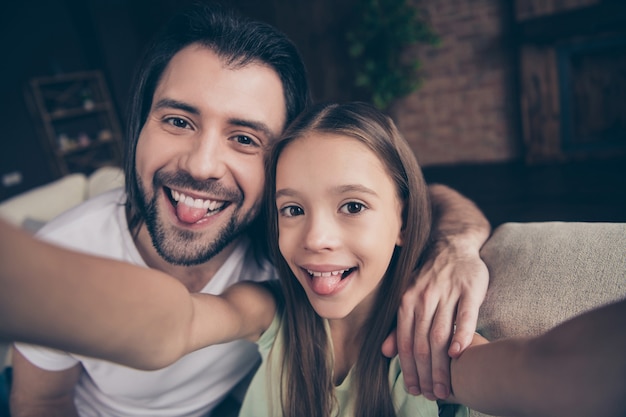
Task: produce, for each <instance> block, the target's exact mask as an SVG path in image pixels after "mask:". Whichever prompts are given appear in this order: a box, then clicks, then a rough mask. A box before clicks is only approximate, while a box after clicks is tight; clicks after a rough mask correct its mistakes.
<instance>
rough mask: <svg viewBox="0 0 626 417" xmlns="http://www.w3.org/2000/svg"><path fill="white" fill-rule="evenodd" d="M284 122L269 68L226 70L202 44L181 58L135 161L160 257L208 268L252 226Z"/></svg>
mask: <svg viewBox="0 0 626 417" xmlns="http://www.w3.org/2000/svg"><path fill="white" fill-rule="evenodd" d="M285 115H286V107H285V101H284V95H283V88H282V83H281V81H280V78H279V77H278V75H277V74H276V72H274V70H272V69H271V68H269V67H266V66H263V65H260V64H257V63H252V64H248V65H246V66H245V67H242V68H237V69H230V68H226V67H224V66H223V63H222V61H221V60H220V59H219V58H218V57H217V55H215V54H214V53H213V52H212V51H210V50H209V49H207V48H204V47H202V46H198V45H190V46H188V47H186V48H184V49H182V50H181V51H180V52H178V53H177V54H176V55H175V56H174V58H173V59H172V60H171V61H170V63H169V65H168V66H167V68H166V69H165V72H164V73H163V76H162V78H161V81H160V82H159V84H158V86H157V88H156V91H155V93H154V97H153V101H152V107H151V109H150V113H149V114H148V117H147V120H146V123H145V124H144V126H143V128H142V130H141V133H140V135H139V141H138V143H137V152H136V154H135V162H136V171H137V178H138V183H139V188H140V190H141V200H142V204H143V205H144V207H143V209H144V210H143V211H144V213H145V214H146V218H145V221H146V225H147V227H148V230H149V232H150V236H151V237H152V243H153V245H154V246H155V248H156V249H157V251H158V253H159V255H160V256H161V257H163V258H164V259H165V260H166V261H168V262H170V263H173V264H178V265H196V264H199V263H203V262H205V261H207V260H209V259H210V258H211V257H213V256H214V255H215V254H217V253H219V251H221V250H222V249H223V248H224V247H225V246H227V245H228V244H229V243H231V242H232V241H233V239H235V238H236V237H237V235H238V234H239V233H241V232H242V231H243V230H244V229H245V227H246V226H247V225H249V224H250V222H251V221H252V220H253V219H254V217H255V216H256V215H257V213H258V210H259V206H260V204H261V196H262V192H263V187H264V182H265V175H264V171H263V162H264V156H265V151H266V148H267V146H268V145H269V144H270V143H271V142H272V141H274V140H275V139H276V138H277V137H278V136H279V135H280V133H281V131H282V129H283V126H284V123H285V117H286V116H285Z"/></svg>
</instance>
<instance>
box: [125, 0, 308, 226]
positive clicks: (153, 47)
mask: <svg viewBox="0 0 626 417" xmlns="http://www.w3.org/2000/svg"><path fill="white" fill-rule="evenodd" d="M191 44H199V45H202V46H205V47H206V48H208V49H210V50H211V51H213V52H214V53H215V54H217V55H218V56H219V57H220V59H222V60H223V61H224V62H225V63H226V64H227V65H229V66H230V67H232V68H241V67H244V66H245V65H247V64H250V63H255V62H256V63H262V64H265V65H267V66H269V67H270V68H272V69H273V70H274V71H276V73H277V74H278V76H279V78H280V80H281V82H282V85H283V91H284V95H285V105H286V107H287V109H286V110H287V114H286V125H287V124H289V123H290V122H291V121H292V120H293V119H294V118H295V117H296V116H297V115H298V114H299V113H300V112H301V111H302V110H303V109H304V108H305V107H306V106H307V105H308V104H309V102H310V92H309V86H308V81H307V75H306V70H305V67H304V63H303V61H302V58H301V56H300V54H299V52H298V50H297V48H296V46H295V45H294V44H293V43H292V42H291V40H289V38H287V36H286V35H285V34H283V33H282V32H280V31H279V30H278V29H276V28H274V27H273V26H271V25H269V24H266V23H263V22H258V21H254V20H251V19H248V18H246V17H243V16H241V15H239V14H237V13H236V12H235V11H233V10H231V9H228V8H226V7H224V6H222V5H220V4H217V3H211V4H206V3H196V4H193V5H192V6H191V7H190V8H189V9H187V10H186V11H184V12H182V13H179V14H177V15H175V16H174V17H173V18H172V19H171V20H170V21H169V22H168V23H167V24H166V25H165V26H164V27H163V29H162V30H161V31H160V32H159V33H158V34H157V36H156V37H155V38H154V39H153V41H152V42H151V44H150V45H149V46H148V48H147V49H146V51H145V53H144V55H143V58H142V60H141V61H140V64H139V67H138V71H137V73H136V75H135V82H134V85H133V88H134V90H133V92H132V96H131V101H130V105H129V109H128V115H129V116H128V124H127V134H126V149H125V155H124V158H125V160H124V170H125V176H126V193H127V202H126V205H127V209H128V213H129V219H128V223H129V229H130V230H131V232H132V233H135V232H136V231H137V230H138V228H139V226H140V225H141V224H142V222H143V220H144V219H142V218H141V213H140V212H139V210H138V208H139V207H141V204H139V201H138V200H137V199H138V198H140V194H139V191H138V184H137V177H136V171H135V152H136V149H137V141H138V139H139V133H140V132H141V129H142V127H143V125H144V123H145V122H146V118H147V117H148V113H149V112H150V108H151V106H152V98H153V96H154V91H155V89H156V87H157V84H158V83H159V80H160V78H161V76H162V74H163V71H165V68H166V67H167V65H168V64H169V62H170V61H171V59H172V58H173V57H174V55H176V53H178V52H179V51H180V50H182V49H183V48H185V47H187V46H189V45H191Z"/></svg>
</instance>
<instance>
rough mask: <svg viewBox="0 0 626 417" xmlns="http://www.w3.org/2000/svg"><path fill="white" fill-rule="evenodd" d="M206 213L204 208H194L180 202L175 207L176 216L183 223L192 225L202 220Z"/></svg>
mask: <svg viewBox="0 0 626 417" xmlns="http://www.w3.org/2000/svg"><path fill="white" fill-rule="evenodd" d="M206 213H207V209H205V208H202V207H201V208H196V207H191V206H188V205H187V204H184V203H182V202H180V203H178V204H177V205H176V216H177V217H178V220H180V221H181V222H183V223H187V224H193V223H196V222H197V221H198V220H200V219H201V218H203V217H204V216H205V215H206Z"/></svg>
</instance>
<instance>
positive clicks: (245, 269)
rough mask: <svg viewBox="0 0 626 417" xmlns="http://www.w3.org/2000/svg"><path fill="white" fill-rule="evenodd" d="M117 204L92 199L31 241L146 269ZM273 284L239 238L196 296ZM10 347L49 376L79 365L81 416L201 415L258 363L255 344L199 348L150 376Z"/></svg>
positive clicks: (109, 196) (117, 195)
mask: <svg viewBox="0 0 626 417" xmlns="http://www.w3.org/2000/svg"><path fill="white" fill-rule="evenodd" d="M124 200H125V194H124V192H123V190H122V189H116V190H112V191H109V192H107V193H104V194H102V195H99V196H97V197H95V198H93V199H91V200H89V201H86V202H85V203H83V204H81V205H80V206H78V207H76V208H73V209H71V210H69V211H68V212H66V213H64V214H62V215H61V216H59V217H57V218H56V219H54V220H53V221H52V222H50V223H48V224H47V225H46V226H44V228H42V229H41V230H40V232H39V233H38V235H39V236H40V237H41V238H43V239H45V240H48V241H51V242H55V243H57V244H60V245H62V246H65V247H68V248H72V249H75V250H79V251H82V252H87V253H91V254H95V255H100V256H105V257H109V258H114V259H119V260H123V261H126V262H130V263H133V264H136V265H141V266H146V264H145V262H144V261H143V259H142V258H141V256H140V255H139V252H138V251H137V248H136V247H135V245H134V242H133V239H132V237H131V235H130V233H129V231H128V225H127V222H126V215H125V209H124V204H123V202H124ZM274 277H275V272H274V269H273V268H272V266H271V265H270V264H269V262H267V261H264V263H263V264H262V265H260V264H259V262H258V260H257V258H255V256H254V253H253V251H252V249H251V245H250V242H249V239H248V238H242V239H241V241H240V242H239V243H238V245H237V247H236V249H235V250H234V252H233V253H232V255H230V257H229V258H228V259H227V261H226V262H225V263H224V264H223V265H222V267H221V268H220V269H219V270H218V271H217V273H216V274H215V276H214V277H213V278H212V279H211V281H210V282H209V283H208V284H207V285H206V287H205V288H204V289H203V290H202V291H201V292H204V293H211V294H219V293H221V292H223V290H224V289H226V288H227V287H228V286H230V285H232V284H234V283H235V282H238V281H241V280H255V281H261V280H267V279H272V278H274ZM59 308H62V306H60V307H59ZM110 337H115V334H111V335H110ZM16 348H17V349H18V350H19V351H20V352H21V353H22V354H23V355H24V356H25V357H26V358H27V359H28V360H29V361H30V362H32V363H33V364H34V365H36V366H38V367H39V368H42V369H45V370H49V371H59V370H64V369H68V368H70V367H72V366H74V365H76V364H78V363H81V364H82V366H83V368H84V372H82V375H81V377H80V380H79V382H78V385H77V387H76V394H75V402H76V407H77V409H78V412H79V414H80V415H81V417H92V416H94V417H95V416H98V417H108V416H111V417H120V416H150V417H159V416H177V417H183V416H184V417H191V416H203V415H206V414H207V413H208V412H209V411H210V410H211V409H212V408H214V407H215V406H216V405H217V404H218V403H219V402H220V401H221V400H222V399H223V398H224V396H225V395H226V394H228V392H229V391H230V390H231V389H232V388H233V387H234V386H235V385H236V384H237V383H238V382H239V381H240V380H241V379H242V378H244V377H245V376H246V375H247V374H248V373H249V372H250V371H251V370H252V369H253V367H254V366H255V365H256V364H257V362H258V360H259V354H258V350H257V347H256V344H254V343H250V342H247V341H236V342H231V343H224V344H221V345H215V346H210V347H207V348H204V349H200V350H198V351H196V352H193V353H191V354H189V355H186V356H185V357H183V358H182V359H180V360H179V361H177V362H176V363H174V364H172V365H170V366H168V367H167V368H164V369H161V370H157V371H140V370H135V369H131V368H128V367H125V366H121V365H117V364H113V363H111V362H107V361H102V360H97V359H92V358H87V357H84V356H80V355H75V354H72V353H67V352H61V351H58V350H54V349H49V348H44V347H40V346H33V345H26V344H16Z"/></svg>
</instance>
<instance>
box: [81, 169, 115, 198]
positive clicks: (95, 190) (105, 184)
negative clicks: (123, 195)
mask: <svg viewBox="0 0 626 417" xmlns="http://www.w3.org/2000/svg"><path fill="white" fill-rule="evenodd" d="M87 183H88V184H87V196H86V198H91V197H95V196H97V195H98V194H102V193H103V192H105V191H109V190H111V189H113V188H117V187H123V186H124V171H122V170H121V169H120V168H118V167H108V166H107V167H102V168H98V169H97V170H96V171H94V172H93V173H92V174H91V175H90V176H89V178H88V179H87Z"/></svg>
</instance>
